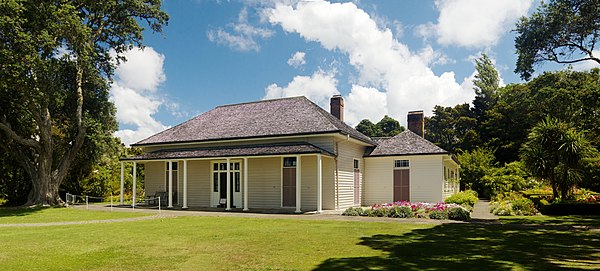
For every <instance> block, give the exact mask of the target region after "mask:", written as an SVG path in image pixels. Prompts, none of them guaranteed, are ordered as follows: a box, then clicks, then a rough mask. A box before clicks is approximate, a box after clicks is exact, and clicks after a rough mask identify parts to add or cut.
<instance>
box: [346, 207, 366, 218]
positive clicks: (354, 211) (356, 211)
mask: <svg viewBox="0 0 600 271" xmlns="http://www.w3.org/2000/svg"><path fill="white" fill-rule="evenodd" d="M361 213H362V208H360V207H357V208H354V207H350V208H348V209H346V210H345V211H344V212H343V213H342V215H345V216H359V215H360V214H361Z"/></svg>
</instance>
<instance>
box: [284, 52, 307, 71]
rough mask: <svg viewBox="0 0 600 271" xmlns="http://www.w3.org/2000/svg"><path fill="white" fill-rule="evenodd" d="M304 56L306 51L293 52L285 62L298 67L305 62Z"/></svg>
mask: <svg viewBox="0 0 600 271" xmlns="http://www.w3.org/2000/svg"><path fill="white" fill-rule="evenodd" d="M304 56H306V53H304V52H295V53H294V54H293V55H292V57H290V59H288V61H287V64H288V65H290V66H292V67H294V68H296V69H297V68H300V67H302V65H304V64H306V60H304Z"/></svg>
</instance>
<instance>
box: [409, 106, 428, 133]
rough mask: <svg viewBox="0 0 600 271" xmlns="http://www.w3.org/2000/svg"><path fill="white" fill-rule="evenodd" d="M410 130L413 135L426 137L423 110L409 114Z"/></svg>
mask: <svg viewBox="0 0 600 271" xmlns="http://www.w3.org/2000/svg"><path fill="white" fill-rule="evenodd" d="M408 130H411V131H412V132H413V133H415V134H417V135H420V136H421V137H424V136H425V122H424V121H423V110H419V111H409V112H408Z"/></svg>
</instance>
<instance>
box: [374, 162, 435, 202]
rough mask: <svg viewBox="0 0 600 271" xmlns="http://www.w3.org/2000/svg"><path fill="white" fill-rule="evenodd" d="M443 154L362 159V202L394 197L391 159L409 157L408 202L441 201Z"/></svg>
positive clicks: (385, 199)
mask: <svg viewBox="0 0 600 271" xmlns="http://www.w3.org/2000/svg"><path fill="white" fill-rule="evenodd" d="M442 158H443V155H419V156H386V157H367V158H365V159H364V160H365V180H364V183H365V188H364V191H363V193H364V198H365V201H364V203H363V205H373V204H375V203H391V202H393V200H394V160H409V164H410V167H409V169H410V201H413V202H418V201H426V202H440V201H442V200H443V196H442V190H443V166H442V160H443V159H442Z"/></svg>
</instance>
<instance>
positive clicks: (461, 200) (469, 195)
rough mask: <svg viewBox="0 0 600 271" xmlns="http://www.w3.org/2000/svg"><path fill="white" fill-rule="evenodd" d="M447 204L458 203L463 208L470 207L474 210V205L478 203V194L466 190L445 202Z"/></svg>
mask: <svg viewBox="0 0 600 271" xmlns="http://www.w3.org/2000/svg"><path fill="white" fill-rule="evenodd" d="M444 202H445V203H456V204H459V205H462V206H469V207H470V208H473V205H475V203H476V202H477V192H475V191H473V190H466V191H461V192H458V193H456V194H454V195H452V196H450V197H447V198H446V199H445V200H444Z"/></svg>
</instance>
